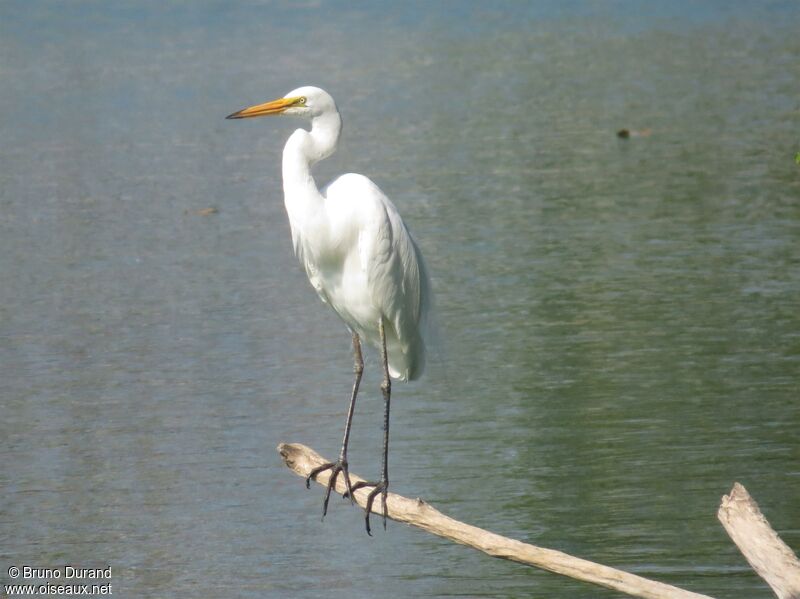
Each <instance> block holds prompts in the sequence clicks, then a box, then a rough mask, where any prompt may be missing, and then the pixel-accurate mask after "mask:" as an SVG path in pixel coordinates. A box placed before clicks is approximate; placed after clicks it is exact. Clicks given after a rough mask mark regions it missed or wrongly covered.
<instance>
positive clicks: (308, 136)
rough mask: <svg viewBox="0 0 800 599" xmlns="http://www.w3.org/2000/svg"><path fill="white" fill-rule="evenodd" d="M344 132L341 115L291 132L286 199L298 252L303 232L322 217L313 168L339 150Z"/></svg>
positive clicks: (285, 174) (286, 150) (285, 151)
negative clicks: (312, 172)
mask: <svg viewBox="0 0 800 599" xmlns="http://www.w3.org/2000/svg"><path fill="white" fill-rule="evenodd" d="M341 131H342V119H341V117H340V116H339V113H338V112H329V113H325V114H322V115H320V116H317V117H314V118H313V119H312V121H311V130H310V131H306V130H305V129H298V130H297V131H295V132H294V133H292V135H291V136H290V137H289V140H288V141H287V142H286V146H284V148H283V196H284V203H285V205H286V213H287V214H288V216H289V223H290V224H291V227H292V239H293V240H294V245H295V251H298V250H299V249H300V248H299V247H298V244H300V243H301V240H300V239H299V233H300V231H302V230H304V229H307V228H308V227H310V226H313V223H314V221H315V219H318V218H319V217H320V216H321V215H322V207H323V206H322V203H323V201H324V200H323V197H322V194H321V193H320V192H319V189H318V188H317V184H316V182H315V181H314V177H313V175H312V174H311V167H312V166H313V165H314V164H315V163H317V162H319V161H320V160H323V159H325V158H327V157H328V156H330V155H331V154H333V153H334V151H336V146H337V144H338V142H339V134H340V133H341Z"/></svg>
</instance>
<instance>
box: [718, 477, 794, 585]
mask: <svg viewBox="0 0 800 599" xmlns="http://www.w3.org/2000/svg"><path fill="white" fill-rule="evenodd" d="M717 517H718V518H719V521H720V522H722V526H724V527H725V530H726V531H727V532H728V535H729V536H730V537H731V539H733V542H734V543H736V546H737V547H738V548H739V551H741V552H742V554H743V555H744V557H745V558H746V559H747V561H748V562H749V563H750V565H751V566H752V567H753V570H755V571H756V573H757V574H758V575H759V576H761V578H763V579H764V580H765V581H766V582H767V584H768V585H769V586H770V587H772V590H773V591H774V592H775V594H776V595H777V596H778V597H780V599H800V561H798V559H797V556H796V555H795V554H794V553H793V552H792V550H791V549H790V548H789V546H788V545H787V544H786V543H784V542H783V541H782V540H781V538H780V537H779V536H778V534H777V533H776V532H775V531H774V530H773V529H772V527H771V526H770V524H769V522H768V521H767V519H766V518H765V517H764V515H763V514H762V513H761V510H760V509H759V508H758V504H757V503H756V502H755V500H754V499H753V498H752V497H750V494H749V493H748V492H747V489H745V488H744V487H743V486H742V485H740V484H739V483H734V485H733V489H731V492H730V495H723V497H722V503H721V504H720V506H719V511H718V512H717Z"/></svg>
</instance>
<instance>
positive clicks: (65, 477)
mask: <svg viewBox="0 0 800 599" xmlns="http://www.w3.org/2000/svg"><path fill="white" fill-rule="evenodd" d="M798 25H800V10H798V9H797V8H796V7H795V6H794V5H793V4H792V3H768V4H764V5H763V6H756V5H751V4H750V3H705V4H704V5H703V6H702V7H700V6H696V5H695V4H694V3H690V2H678V3H674V4H671V5H670V7H669V8H667V7H662V8H657V7H647V6H644V5H640V4H638V3H626V2H613V3H596V4H594V3H587V4H574V5H573V4H569V5H560V4H558V3H543V4H539V5H532V6H529V5H526V4H509V5H501V6H500V7H497V8H490V7H489V6H488V5H485V4H484V3H479V2H474V3H472V2H463V3H439V4H436V5H433V6H428V5H421V4H420V5H417V4H411V5H402V6H398V7H396V8H393V9H391V10H387V9H385V8H383V7H382V6H380V5H377V4H375V5H370V4H363V5H357V6H353V5H344V4H322V5H315V4H313V3H311V4H307V5H302V6H298V5H296V4H294V3H285V4H283V3H278V4H266V5H262V4H257V3H252V4H245V5H238V6H236V7H229V6H226V5H218V4H214V3H212V2H207V3H206V2H202V3H194V4H192V5H185V4H181V3H171V4H167V5H165V6H164V7H162V8H156V7H155V6H147V7H144V6H142V5H140V4H136V3H130V4H127V3H119V4H115V5H113V6H106V5H100V4H91V3H86V4H73V5H61V4H55V3H54V4H47V3H41V4H37V5H35V6H29V5H28V4H22V3H20V4H16V3H8V4H5V5H4V7H3V8H2V9H0V32H2V35H0V57H2V61H0V82H2V84H1V85H0V106H2V108H3V114H4V115H5V118H4V119H3V120H2V122H0V138H2V139H3V140H4V142H3V144H2V147H0V269H1V270H0V273H2V281H3V284H2V285H0V380H2V388H1V389H0V401H2V407H3V422H2V424H0V457H2V467H0V489H1V490H2V502H0V541H2V542H1V543H0V558H1V559H0V562H1V563H0V566H2V569H0V572H3V573H4V574H3V582H4V583H7V582H9V580H8V577H7V576H6V575H5V572H6V571H7V568H8V567H9V566H10V565H18V566H22V565H30V566H35V567H57V566H59V565H61V566H63V565H79V566H85V567H91V566H94V565H101V564H102V565H111V567H112V582H113V584H114V592H115V594H119V595H121V596H123V597H127V596H139V597H186V596H214V595H220V596H230V597H251V596H252V597H256V596H257V597H265V596H266V597H276V598H277V597H300V598H303V597H320V596H325V597H330V598H333V597H348V599H355V598H361V597H375V596H378V595H380V594H381V593H382V594H383V596H386V597H503V598H505V597H509V598H511V597H530V596H535V597H570V598H572V597H605V596H608V597H611V596H615V595H614V594H613V593H611V592H608V591H604V590H602V589H596V588H594V587H590V586H586V585H583V584H580V583H576V582H573V581H569V580H567V579H562V578H560V577H556V576H553V575H549V574H545V573H542V572H539V571H536V570H533V569H528V568H524V567H522V566H519V565H515V564H511V563H505V562H502V561H498V560H492V559H489V558H488V557H486V556H484V555H482V554H479V553H476V552H473V551H471V550H469V549H466V548H463V547H459V546H454V545H451V544H448V543H446V542H444V541H440V540H438V539H436V538H434V537H431V536H429V535H426V534H424V533H421V532H418V531H415V530H412V529H409V528H407V527H405V526H402V525H398V524H394V523H390V525H389V530H388V532H387V533H385V534H384V533H383V531H380V532H379V533H378V534H376V536H375V538H372V539H370V538H368V537H366V535H365V534H364V531H363V528H362V518H361V515H360V513H359V512H358V511H357V510H355V509H352V508H350V507H349V506H348V505H347V504H346V503H345V502H334V505H333V506H332V509H331V513H330V514H329V516H328V518H326V520H325V522H324V523H321V522H320V520H319V517H320V510H321V499H322V497H321V490H320V489H319V488H317V489H314V490H313V491H306V490H305V489H304V486H303V483H302V480H301V479H299V478H297V477H295V476H293V475H292V474H290V473H289V472H288V471H286V469H285V468H284V466H283V465H282V464H281V463H280V460H279V458H278V456H277V454H276V453H275V450H274V447H275V446H276V445H277V444H278V443H279V442H282V441H297V442H303V443H306V444H308V445H311V446H313V447H315V448H316V449H318V450H319V451H321V452H322V453H324V454H327V455H329V456H333V455H334V454H335V452H336V451H337V450H338V443H339V440H340V438H341V426H342V425H343V420H344V412H345V409H346V401H347V393H348V388H349V385H350V376H351V374H350V369H351V358H350V356H349V336H348V334H347V332H346V331H345V330H344V328H343V327H342V325H341V324H340V323H339V321H338V320H337V317H336V316H335V315H334V314H333V313H332V312H330V311H329V310H328V309H326V308H325V307H324V306H322V305H321V304H320V303H319V302H318V300H317V299H316V297H315V294H314V293H313V291H312V290H311V288H310V286H309V285H308V283H307V281H306V280H305V276H304V274H303V273H302V271H301V269H300V267H299V266H298V265H297V263H296V260H295V258H294V256H292V253H291V242H290V236H289V231H288V224H287V223H286V220H285V215H284V212H283V206H282V197H281V188H280V151H281V147H282V144H283V142H284V140H285V139H286V137H287V136H288V134H289V133H290V132H291V130H292V128H293V127H294V126H296V124H295V123H292V122H289V121H287V120H280V119H273V120H266V119H265V120H263V121H254V122H247V123H231V122H229V121H225V120H224V118H223V117H224V116H225V115H226V114H229V113H230V112H232V111H234V110H236V109H239V108H241V107H243V106H246V105H249V104H253V103H256V102H261V101H265V100H268V99H271V98H273V97H277V96H280V95H283V94H284V93H286V92H287V91H289V90H290V89H292V88H294V87H297V86H298V85H303V84H315V85H319V86H322V87H324V88H326V89H327V90H328V91H330V92H331V93H332V94H333V95H334V97H335V98H336V99H337V101H338V103H339V106H340V109H341V111H342V113H343V118H344V121H345V130H344V138H343V140H342V144H341V146H340V150H339V152H338V153H337V154H336V155H335V156H334V157H333V158H331V159H330V160H328V161H326V162H325V163H323V164H321V165H320V166H319V169H318V172H319V177H318V180H319V181H320V182H321V183H322V182H324V181H326V180H327V179H329V178H331V177H332V176H334V175H336V174H338V173H341V172H345V171H355V172H361V173H364V174H366V175H368V176H370V177H371V178H373V179H374V180H375V181H376V182H377V183H378V184H379V185H380V186H381V187H382V188H383V189H384V191H385V192H386V193H387V194H388V195H389V196H390V197H391V198H392V199H393V200H394V201H395V203H396V204H397V206H398V207H399V209H400V211H401V213H402V214H403V215H404V218H405V219H406V221H407V222H408V223H409V225H410V226H411V228H412V230H413V232H414V233H415V236H416V238H417V240H418V242H419V245H420V246H421V247H422V250H423V252H424V254H425V256H426V258H427V261H428V264H429V267H430V270H431V272H432V274H433V278H434V287H435V290H436V296H437V299H436V301H437V311H438V322H439V328H440V330H441V335H440V336H441V344H440V347H439V353H438V354H437V358H436V359H435V360H434V363H433V364H432V366H431V368H430V370H429V372H428V374H427V376H426V377H425V378H424V379H423V380H422V381H421V382H419V383H415V384H409V385H400V384H398V385H395V387H394V393H395V401H394V403H393V414H392V453H391V458H390V465H391V473H392V489H393V490H395V491H397V492H399V493H403V494H405V495H409V496H412V497H417V496H419V497H422V498H424V499H426V500H427V501H429V502H431V503H432V504H434V505H435V506H436V507H438V508H439V509H441V510H443V511H445V512H446V513H448V514H449V515H451V516H453V517H455V518H458V519H461V520H464V521H466V522H469V523H471V524H475V525H478V526H483V527H486V528H489V529H491V530H493V531H495V532H498V533H501V534H505V535H509V536H512V537H514V538H518V539H521V540H524V541H528V542H532V543H535V544H539V545H543V546H546V547H551V548H554V549H559V550H562V551H566V552H569V553H573V554H575V555H578V556H581V557H585V558H588V559H592V560H595V561H599V562H602V563H606V564H608V565H612V566H616V567H620V568H623V569H626V570H629V571H632V572H635V573H637V574H640V575H643V576H646V577H652V578H656V579H658V580H661V581H664V582H668V583H671V584H675V585H678V586H681V587H684V588H688V589H690V590H693V591H697V592H702V593H706V594H709V595H712V596H715V597H740V596H743V595H745V596H748V597H765V598H766V597H770V596H771V593H770V591H769V590H768V589H767V588H766V587H765V586H764V584H763V583H762V582H761V581H760V580H759V579H758V578H757V577H756V576H755V574H753V573H752V571H751V570H750V569H749V567H748V566H747V564H746V562H745V561H744V559H743V558H742V557H741V555H739V554H738V552H737V550H736V549H735V547H734V546H733V544H732V543H731V541H730V540H729V539H728V538H727V536H726V534H725V533H724V531H723V530H722V528H721V526H720V525H719V524H718V522H717V520H716V515H715V514H716V509H717V506H718V504H719V500H720V497H721V496H722V494H724V493H726V492H728V491H729V490H730V487H731V486H732V484H733V482H734V481H739V482H741V483H743V484H744V485H745V486H746V487H747V488H748V490H749V491H750V492H751V494H752V495H753V496H754V497H755V498H756V499H757V500H758V501H759V503H760V505H761V507H762V509H763V511H764V513H765V514H766V516H767V517H768V518H769V519H770V521H771V523H772V524H773V526H774V527H775V528H776V530H777V531H778V532H779V533H780V534H781V536H782V537H783V538H784V540H785V541H786V542H787V543H788V544H789V545H790V546H792V547H793V548H795V549H798V548H800V532H798V531H799V530H800V529H799V528H798V523H800V510H799V509H798V502H797V498H798V496H800V469H799V468H798V463H799V461H798V460H799V459H800V451H799V448H800V442H798V434H797V430H798V426H800V408H798V404H797V400H798V390H799V389H800V309H799V308H800V250H798V247H800V245H799V244H800V168H799V167H798V166H797V165H796V164H795V162H794V155H795V153H796V152H797V151H798V149H800V146H798V144H800V141H799V140H800V138H798V133H797V132H798V130H799V129H800V127H799V126H800V104H799V103H798V95H797V92H798V89H799V87H798V74H799V73H798V69H797V64H799V63H800V41H798V39H800V38H798V37H797V35H796V32H797V30H798ZM621 128H628V129H631V130H635V131H644V132H645V135H642V136H637V137H631V138H629V139H619V138H618V137H617V136H616V131H617V130H619V129H621ZM207 207H214V208H217V209H218V212H217V213H216V214H212V215H209V216H200V215H199V214H198V213H197V211H198V210H201V209H203V208H207ZM378 382H379V375H378V372H377V361H376V356H374V354H370V355H368V356H367V374H366V376H365V380H364V399H363V401H362V402H361V404H360V405H359V410H358V412H357V414H356V421H355V429H354V433H353V439H352V448H351V456H350V457H351V464H352V468H353V470H354V471H355V472H357V473H359V474H362V475H365V476H368V477H373V476H375V475H376V474H377V473H378V470H379V459H380V458H379V447H380V437H381V430H380V424H381V415H380V412H381V403H380V401H379V397H380V392H379V390H378Z"/></svg>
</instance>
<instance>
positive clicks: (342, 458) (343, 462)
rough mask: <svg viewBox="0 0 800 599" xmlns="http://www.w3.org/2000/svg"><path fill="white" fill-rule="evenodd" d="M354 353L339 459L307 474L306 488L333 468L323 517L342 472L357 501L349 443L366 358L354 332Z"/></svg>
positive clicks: (349, 493)
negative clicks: (351, 391) (354, 376)
mask: <svg viewBox="0 0 800 599" xmlns="http://www.w3.org/2000/svg"><path fill="white" fill-rule="evenodd" d="M353 355H354V356H355V364H354V365H353V372H355V374H356V378H355V380H354V381H353V393H352V395H351V396H350V407H349V408H348V410H347V421H346V423H345V425H344V439H343V440H342V450H341V452H339V459H338V460H337V461H336V462H335V463H334V462H329V463H327V464H323V465H322V466H317V467H316V468H314V469H313V470H312V471H311V472H309V473H308V476H306V488H309V487H310V486H311V479H312V478H316V476H317V474H319V473H320V472H323V471H325V470H329V469H332V470H333V472H331V477H330V478H329V479H328V488H327V489H326V490H325V501H324V502H323V503H322V517H323V518H324V517H325V514H327V513H328V500H329V499H330V498H331V489H333V488H334V486H336V478H337V477H338V476H339V473H340V472H341V473H342V474H343V475H344V482H345V486H346V487H347V493H346V495H347V496H348V497H350V502H351V503H355V500H354V499H353V489H352V486H351V485H350V474H349V472H348V470H347V444H348V442H349V441H350V426H351V425H352V424H353V412H354V411H355V407H356V396H357V395H358V386H359V385H360V384H361V375H362V374H363V372H364V359H363V358H362V357H361V339H359V337H358V333H353Z"/></svg>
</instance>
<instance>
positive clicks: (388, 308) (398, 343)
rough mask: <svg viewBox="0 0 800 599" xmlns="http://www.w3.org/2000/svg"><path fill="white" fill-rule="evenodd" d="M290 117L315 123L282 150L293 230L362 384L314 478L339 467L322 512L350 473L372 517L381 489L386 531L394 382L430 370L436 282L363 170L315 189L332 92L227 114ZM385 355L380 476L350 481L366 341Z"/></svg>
mask: <svg viewBox="0 0 800 599" xmlns="http://www.w3.org/2000/svg"><path fill="white" fill-rule="evenodd" d="M269 115H288V116H297V117H301V118H304V119H306V120H308V121H310V123H311V129H310V130H306V129H297V130H296V131H295V132H294V133H292V135H291V136H290V137H289V140H288V141H287V142H286V146H285V147H284V149H283V193H284V203H285V205H286V212H287V214H288V216H289V224H290V225H291V230H292V241H293V243H294V251H295V254H296V255H297V257H298V258H299V259H300V262H301V263H302V265H303V267H304V268H305V271H306V274H307V275H308V279H309V281H311V285H312V286H313V287H314V289H316V291H317V293H318V294H319V297H320V298H321V299H322V301H323V302H325V303H326V304H329V305H330V306H331V307H332V308H333V309H334V310H335V311H336V313H337V314H338V315H339V316H340V317H341V318H342V320H344V322H345V324H346V325H347V327H348V328H349V329H350V332H351V333H352V340H353V353H354V355H355V367H354V371H355V380H354V382H353V390H352V393H351V395H350V404H349V409H348V411H347V419H346V421H345V428H344V439H343V440H342V449H341V452H340V453H339V459H338V460H337V461H336V462H335V463H329V464H325V465H323V466H321V467H319V468H316V469H315V470H313V471H312V472H311V473H310V474H309V476H308V477H307V478H306V486H308V485H309V481H310V480H311V478H314V477H316V475H317V474H319V473H320V472H322V471H324V470H328V469H331V470H332V473H331V477H330V481H329V482H328V486H327V489H326V492H325V499H324V502H323V507H322V516H323V518H324V517H325V514H326V513H327V510H328V500H329V499H330V494H331V489H332V488H333V486H334V484H335V480H336V478H337V477H338V475H339V474H340V473H341V474H342V475H343V476H344V480H345V485H346V487H347V489H348V491H347V494H348V495H349V497H350V499H351V501H352V500H353V491H355V490H357V489H358V488H360V487H362V486H365V487H373V488H372V490H371V491H370V493H369V496H368V500H367V507H366V516H365V519H366V527H367V533H370V526H369V514H370V511H371V509H372V504H373V501H374V500H375V497H376V496H377V495H378V494H379V493H380V495H381V505H382V508H383V527H384V528H386V493H387V490H388V488H389V471H388V453H389V404H390V398H391V378H395V379H400V380H404V381H407V380H413V379H416V378H418V377H419V376H420V375H421V374H422V371H423V368H424V366H425V339H424V334H425V330H426V322H427V316H428V311H429V306H430V293H431V291H430V283H429V280H428V275H427V272H426V269H425V264H424V262H423V259H422V254H421V253H420V251H419V248H418V247H417V245H416V243H415V242H414V240H413V239H412V237H411V235H410V234H409V232H408V229H407V228H406V225H405V223H404V222H403V220H402V218H400V214H399V213H398V212H397V208H395V206H394V204H392V202H391V201H390V200H389V198H387V197H386V196H385V195H384V194H383V192H381V190H380V189H379V188H378V186H377V185H375V184H374V183H373V182H372V181H370V180H369V179H368V178H367V177H364V176H363V175H356V174H352V173H348V174H345V175H342V176H341V177H339V178H337V179H336V180H335V181H333V182H332V183H331V184H330V185H328V186H327V187H326V188H325V189H324V190H323V191H322V192H320V191H319V189H317V186H316V183H315V182H314V178H313V176H312V174H311V167H312V166H313V165H314V164H315V163H316V162H318V161H320V160H323V159H325V158H327V157H328V156H330V155H331V154H333V152H334V151H335V150H336V146H337V144H338V141H339V135H340V133H341V130H342V119H341V117H340V116H339V111H338V110H337V108H336V104H335V102H334V101H333V98H332V97H331V96H330V95H329V94H328V93H327V92H325V91H324V90H322V89H319V88H318V87H300V88H298V89H295V90H293V91H291V92H289V93H288V94H286V96H284V97H283V98H279V99H277V100H273V101H271V102H266V103H264V104H258V105H256V106H251V107H250V108H245V109H243V110H240V111H238V112H235V113H233V114H231V115H229V116H228V117H227V118H229V119H245V118H251V117H258V116H269ZM362 339H363V340H364V341H366V342H368V343H370V344H371V345H374V346H375V347H376V348H378V350H379V351H380V355H381V366H382V370H383V382H382V383H381V390H382V393H383V399H384V428H383V461H382V464H381V477H380V480H379V481H377V482H362V483H356V484H354V485H351V484H350V476H349V473H348V462H347V446H348V441H349V439H350V427H351V425H352V422H353V411H354V408H355V401H356V395H357V394H358V386H359V384H360V382H361V375H362V372H363V370H364V361H363V359H362V355H361V340H362Z"/></svg>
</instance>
